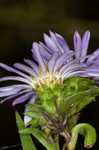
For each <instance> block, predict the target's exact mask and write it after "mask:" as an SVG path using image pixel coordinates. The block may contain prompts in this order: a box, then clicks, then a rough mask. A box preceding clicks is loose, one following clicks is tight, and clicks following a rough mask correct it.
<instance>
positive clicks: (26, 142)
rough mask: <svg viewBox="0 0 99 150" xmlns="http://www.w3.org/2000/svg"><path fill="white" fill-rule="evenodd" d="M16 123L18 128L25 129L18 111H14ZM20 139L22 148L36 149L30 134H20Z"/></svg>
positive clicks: (26, 149)
mask: <svg viewBox="0 0 99 150" xmlns="http://www.w3.org/2000/svg"><path fill="white" fill-rule="evenodd" d="M16 123H17V127H18V130H19V131H20V130H23V129H26V128H25V125H24V122H23V120H22V119H21V116H20V115H19V113H18V112H16ZM20 140H21V144H22V147H23V150H37V149H36V146H35V144H34V143H33V140H32V138H31V136H30V135H22V134H20Z"/></svg>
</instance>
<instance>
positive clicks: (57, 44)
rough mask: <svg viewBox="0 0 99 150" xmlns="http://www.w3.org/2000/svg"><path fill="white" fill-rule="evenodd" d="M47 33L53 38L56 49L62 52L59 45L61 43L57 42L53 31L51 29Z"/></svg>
mask: <svg viewBox="0 0 99 150" xmlns="http://www.w3.org/2000/svg"><path fill="white" fill-rule="evenodd" d="M49 33H50V36H51V39H52V40H53V42H54V43H55V45H56V49H57V51H58V52H59V53H60V52H61V53H64V49H63V48H62V47H61V45H60V44H59V42H58V40H57V38H56V36H55V34H54V33H53V32H51V31H49Z"/></svg>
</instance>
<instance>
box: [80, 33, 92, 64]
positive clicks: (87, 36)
mask: <svg viewBox="0 0 99 150" xmlns="http://www.w3.org/2000/svg"><path fill="white" fill-rule="evenodd" d="M89 40H90V32H89V31H86V32H85V34H84V36H83V38H82V49H81V57H84V56H86V55H87V50H88V45H89ZM83 61H84V59H82V60H81V62H83Z"/></svg>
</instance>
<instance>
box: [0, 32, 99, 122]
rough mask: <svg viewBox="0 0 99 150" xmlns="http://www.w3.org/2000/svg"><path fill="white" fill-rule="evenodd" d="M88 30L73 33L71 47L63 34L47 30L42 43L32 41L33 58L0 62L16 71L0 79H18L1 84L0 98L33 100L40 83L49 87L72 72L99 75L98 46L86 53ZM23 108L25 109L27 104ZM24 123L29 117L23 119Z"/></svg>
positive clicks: (92, 75) (74, 74) (58, 82)
mask: <svg viewBox="0 0 99 150" xmlns="http://www.w3.org/2000/svg"><path fill="white" fill-rule="evenodd" d="M89 37H90V33H89V31H86V32H85V34H84V36H83V38H82V39H81V37H80V35H79V34H78V32H75V34H74V51H72V50H70V48H69V46H68V45H67V43H66V41H65V40H64V38H63V37H62V36H61V35H59V34H57V33H55V34H54V33H53V32H51V31H50V37H49V36H48V35H46V34H44V40H45V43H46V45H45V44H43V43H41V42H40V43H37V42H34V43H33V45H32V53H33V56H34V59H35V60H36V61H37V63H38V64H39V65H37V64H36V63H35V62H34V61H33V60H30V59H24V63H25V64H22V63H15V64H14V65H13V67H10V66H8V65H5V64H3V63H0V67H2V68H4V69H5V70H7V71H9V72H12V73H14V74H16V75H14V76H6V77H2V78H0V82H3V81H8V80H14V81H18V82H21V83H18V84H14V85H10V86H4V87H0V97H1V98H2V101H1V103H2V102H4V101H7V100H9V99H12V98H14V101H13V103H12V105H13V106H15V105H16V104H19V103H22V102H25V101H28V103H30V104H33V103H34V101H35V99H37V94H36V93H35V89H36V88H38V87H41V86H42V85H47V86H48V87H50V88H52V86H53V85H55V84H60V85H61V84H63V81H64V80H65V79H67V78H69V77H72V76H85V77H93V78H94V79H95V80H96V79H98V78H99V70H98V55H99V50H96V51H95V52H94V53H93V54H90V55H87V48H88V44H89ZM25 111H28V109H27V107H26V109H25ZM25 120H26V121H25V122H26V123H27V120H28V118H27V117H26V119H25Z"/></svg>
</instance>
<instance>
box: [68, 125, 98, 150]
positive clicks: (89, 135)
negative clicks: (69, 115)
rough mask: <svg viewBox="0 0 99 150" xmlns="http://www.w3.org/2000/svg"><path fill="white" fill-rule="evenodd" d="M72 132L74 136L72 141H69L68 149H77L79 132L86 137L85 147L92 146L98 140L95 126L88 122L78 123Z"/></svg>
mask: <svg viewBox="0 0 99 150" xmlns="http://www.w3.org/2000/svg"><path fill="white" fill-rule="evenodd" d="M71 132H72V137H71V140H70V142H69V143H68V150H75V147H76V143H77V139H78V135H79V134H81V135H83V136H84V137H85V138H84V147H85V148H92V147H93V145H94V144H95V142H96V131H95V129H94V127H92V126H91V125H90V124H88V123H80V124H78V125H76V126H75V127H74V128H73V129H72V131H71Z"/></svg>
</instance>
